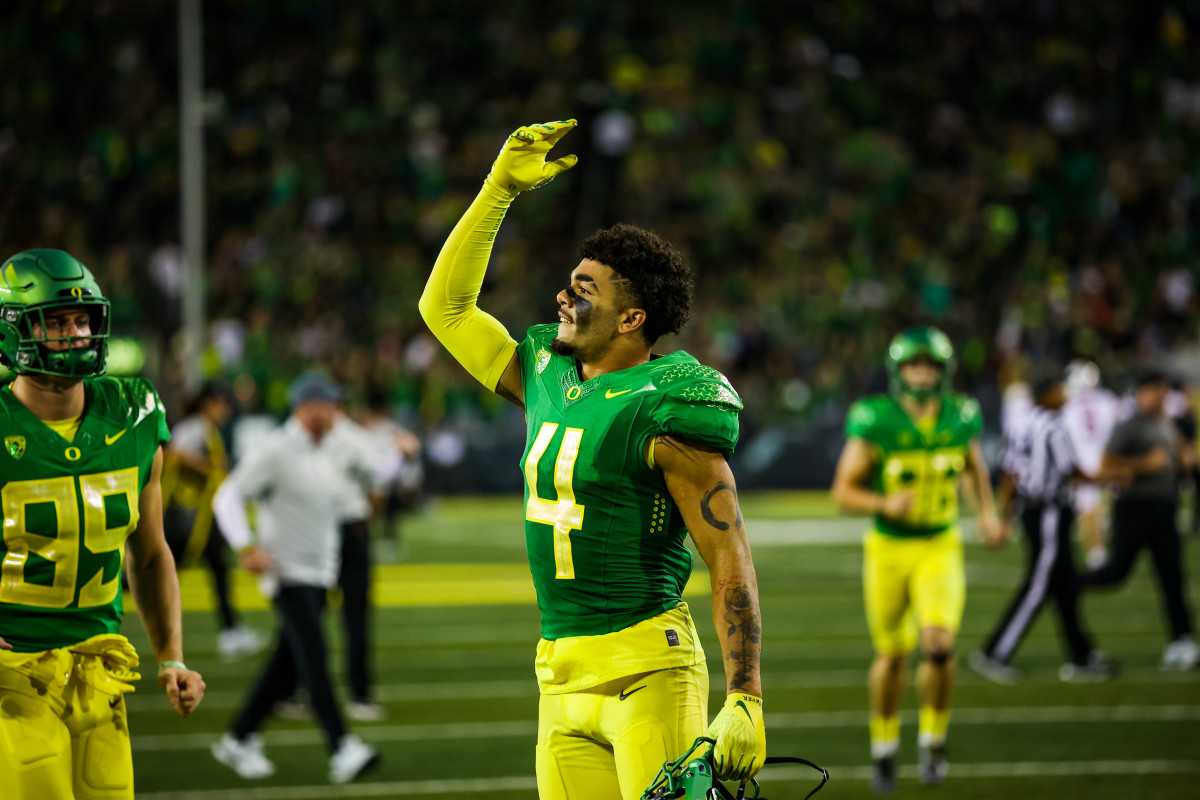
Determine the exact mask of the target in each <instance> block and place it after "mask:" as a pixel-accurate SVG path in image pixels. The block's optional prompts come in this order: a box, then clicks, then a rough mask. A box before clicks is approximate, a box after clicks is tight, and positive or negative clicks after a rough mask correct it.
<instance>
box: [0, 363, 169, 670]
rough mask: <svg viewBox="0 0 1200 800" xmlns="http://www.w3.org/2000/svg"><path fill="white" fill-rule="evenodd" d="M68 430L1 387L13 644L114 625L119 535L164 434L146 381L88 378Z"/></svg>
mask: <svg viewBox="0 0 1200 800" xmlns="http://www.w3.org/2000/svg"><path fill="white" fill-rule="evenodd" d="M84 391H85V393H86V398H87V399H86V405H85V406H84V409H85V410H84V413H83V416H82V419H81V420H80V423H79V427H78V429H77V430H76V431H75V435H74V436H73V437H72V438H71V439H70V440H68V439H66V438H64V437H63V436H62V435H60V434H59V433H58V432H57V431H55V430H54V429H52V428H50V427H49V426H48V425H46V424H45V423H44V422H42V421H41V420H40V419H38V418H37V417H35V416H34V415H33V413H32V412H30V411H29V409H27V408H26V407H25V406H24V405H23V404H22V403H21V402H20V401H19V400H18V399H17V398H16V397H15V396H13V393H12V390H11V388H10V387H4V388H3V389H0V437H2V438H3V440H4V442H3V443H4V448H3V452H0V505H2V506H3V509H4V543H3V548H2V549H0V555H2V557H3V561H2V562H0V564H2V565H0V638H3V639H5V640H6V641H7V642H8V643H9V644H11V645H12V646H13V649H14V650H15V651H16V652H25V653H30V652H37V651H41V650H49V649H51V648H55V647H65V646H68V645H72V644H76V643H78V642H81V641H83V640H85V639H88V638H90V637H92V636H96V635H98V634H102V633H117V632H118V630H119V629H120V626H121V614H122V606H121V575H120V573H121V565H122V561H123V558H124V552H125V540H126V539H127V538H128V536H129V534H130V533H131V532H132V531H133V530H134V529H135V528H136V527H137V523H138V497H139V495H140V493H141V490H142V487H143V486H145V484H146V481H147V480H148V478H149V477H150V472H151V468H152V466H153V464H154V455H155V453H156V452H157V450H158V447H159V445H161V444H162V443H163V442H165V441H166V440H167V438H168V432H167V421H166V413H165V412H164V410H163V407H162V402H161V401H160V400H159V398H158V394H157V393H156V392H155V391H154V387H153V386H151V385H150V383H149V382H147V381H145V380H143V379H140V378H110V377H103V378H89V379H86V380H85V381H84Z"/></svg>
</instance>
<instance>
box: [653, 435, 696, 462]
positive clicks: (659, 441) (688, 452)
mask: <svg viewBox="0 0 1200 800" xmlns="http://www.w3.org/2000/svg"><path fill="white" fill-rule="evenodd" d="M654 446H655V447H660V446H661V447H669V448H671V449H672V450H674V451H675V452H676V453H679V455H681V456H683V457H684V458H686V459H687V460H688V461H692V462H695V460H696V456H695V454H694V453H693V452H692V449H691V448H690V447H684V446H683V445H682V444H680V443H679V442H677V441H676V440H675V439H674V438H673V437H671V436H655V437H654Z"/></svg>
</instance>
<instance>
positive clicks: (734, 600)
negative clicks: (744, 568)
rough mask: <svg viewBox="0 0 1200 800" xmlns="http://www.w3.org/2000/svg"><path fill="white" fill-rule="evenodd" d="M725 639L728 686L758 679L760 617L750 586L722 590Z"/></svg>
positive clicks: (760, 636)
mask: <svg viewBox="0 0 1200 800" xmlns="http://www.w3.org/2000/svg"><path fill="white" fill-rule="evenodd" d="M724 599H725V623H726V624H727V625H728V626H729V627H728V628H727V629H726V634H727V636H726V638H727V641H728V643H729V653H728V655H727V656H726V658H727V660H728V661H729V670H730V672H729V685H730V686H731V687H732V688H735V689H736V688H745V687H747V686H749V685H751V684H753V683H754V682H756V680H757V678H758V667H759V650H760V648H761V646H762V617H761V615H760V613H759V609H758V602H757V599H756V598H755V596H754V593H753V592H752V591H750V587H748V586H746V585H744V584H739V585H736V586H731V587H729V588H727V589H726V590H725V595H724Z"/></svg>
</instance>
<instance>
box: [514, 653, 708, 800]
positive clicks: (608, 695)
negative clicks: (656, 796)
mask: <svg viewBox="0 0 1200 800" xmlns="http://www.w3.org/2000/svg"><path fill="white" fill-rule="evenodd" d="M707 721H708V668H707V667H706V666H705V665H704V664H698V665H696V666H692V667H678V668H675V669H664V670H658V671H656V672H648V673H642V674H640V675H631V676H628V677H625V678H619V679H617V680H614V681H609V682H608V683H604V684H601V685H599V686H593V687H591V688H588V689H582V690H580V691H578V692H570V693H568V694H543V695H542V698H541V703H540V706H539V708H538V744H537V784H538V796H539V797H540V798H541V800H617V799H618V798H621V799H622V800H639V798H640V797H641V796H642V792H644V791H645V790H646V787H647V786H649V785H650V782H651V781H653V780H654V778H655V777H656V776H657V775H658V771H659V770H660V769H661V768H662V765H663V762H665V761H668V760H670V759H673V758H678V757H679V756H680V755H681V754H682V753H683V752H684V751H685V750H686V749H687V748H689V747H691V745H692V743H693V742H694V741H695V740H696V737H698V736H703V735H704V731H705V729H706V726H707Z"/></svg>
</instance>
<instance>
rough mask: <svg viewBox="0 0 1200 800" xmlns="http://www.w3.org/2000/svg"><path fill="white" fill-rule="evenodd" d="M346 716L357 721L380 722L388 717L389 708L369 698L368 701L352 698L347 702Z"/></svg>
mask: <svg viewBox="0 0 1200 800" xmlns="http://www.w3.org/2000/svg"><path fill="white" fill-rule="evenodd" d="M346 716H347V717H349V718H350V719H352V720H355V721H357V722H380V721H382V720H384V719H387V709H386V708H384V707H383V706H382V705H380V704H379V703H372V702H370V701H369V700H368V701H366V702H360V701H358V700H351V701H350V702H349V703H346Z"/></svg>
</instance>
